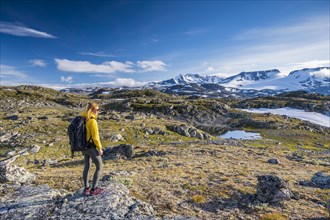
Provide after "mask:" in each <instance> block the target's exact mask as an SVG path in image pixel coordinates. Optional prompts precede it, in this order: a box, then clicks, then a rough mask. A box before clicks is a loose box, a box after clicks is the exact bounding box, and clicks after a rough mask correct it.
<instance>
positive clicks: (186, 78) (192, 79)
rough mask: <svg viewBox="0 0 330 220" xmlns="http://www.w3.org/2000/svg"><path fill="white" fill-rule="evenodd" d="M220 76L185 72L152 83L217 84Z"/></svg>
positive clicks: (167, 84) (169, 84) (168, 84)
mask: <svg viewBox="0 0 330 220" xmlns="http://www.w3.org/2000/svg"><path fill="white" fill-rule="evenodd" d="M221 80H222V79H221V78H219V77H217V76H201V75H199V74H191V73H188V74H185V75H182V74H180V75H178V76H177V77H175V78H172V79H169V80H164V81H162V82H159V83H152V84H154V85H162V86H172V85H175V84H190V83H197V84H204V83H216V84H219V83H220V82H221Z"/></svg>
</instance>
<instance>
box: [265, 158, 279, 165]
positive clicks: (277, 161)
mask: <svg viewBox="0 0 330 220" xmlns="http://www.w3.org/2000/svg"><path fill="white" fill-rule="evenodd" d="M267 163H271V164H280V161H279V160H278V159H277V158H271V159H269V160H268V161H267Z"/></svg>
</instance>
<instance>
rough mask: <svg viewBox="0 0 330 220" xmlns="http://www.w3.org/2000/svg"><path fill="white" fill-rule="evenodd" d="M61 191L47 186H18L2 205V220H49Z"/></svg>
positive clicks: (0, 209) (0, 217) (0, 214)
mask: <svg viewBox="0 0 330 220" xmlns="http://www.w3.org/2000/svg"><path fill="white" fill-rule="evenodd" d="M58 196H61V193H60V191H58V190H56V189H51V188H49V187H48V186H47V185H40V186H32V185H27V186H16V187H15V191H14V192H12V193H7V194H6V195H5V198H2V199H1V200H2V202H1V203H0V219H4V220H5V219H8V220H9V219H10V220H11V219H47V217H48V216H49V213H50V210H52V209H53V207H54V206H55V202H54V201H56V198H57V197H58Z"/></svg>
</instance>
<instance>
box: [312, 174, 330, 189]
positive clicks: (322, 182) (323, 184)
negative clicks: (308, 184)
mask: <svg viewBox="0 0 330 220" xmlns="http://www.w3.org/2000/svg"><path fill="white" fill-rule="evenodd" d="M312 183H313V184H314V185H316V186H317V187H320V188H322V189H330V175H329V176H327V175H324V174H323V173H322V172H317V173H315V174H314V176H313V177H312Z"/></svg>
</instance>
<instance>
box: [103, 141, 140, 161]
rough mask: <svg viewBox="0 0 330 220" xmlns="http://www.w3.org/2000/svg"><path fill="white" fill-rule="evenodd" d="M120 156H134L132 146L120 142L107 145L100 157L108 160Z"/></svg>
mask: <svg viewBox="0 0 330 220" xmlns="http://www.w3.org/2000/svg"><path fill="white" fill-rule="evenodd" d="M121 156H122V157H124V158H125V159H132V157H133V156H134V149H133V146H132V145H130V144H120V145H118V146H115V147H107V148H105V149H104V150H103V155H102V158H103V159H104V160H109V159H116V158H118V157H121Z"/></svg>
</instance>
